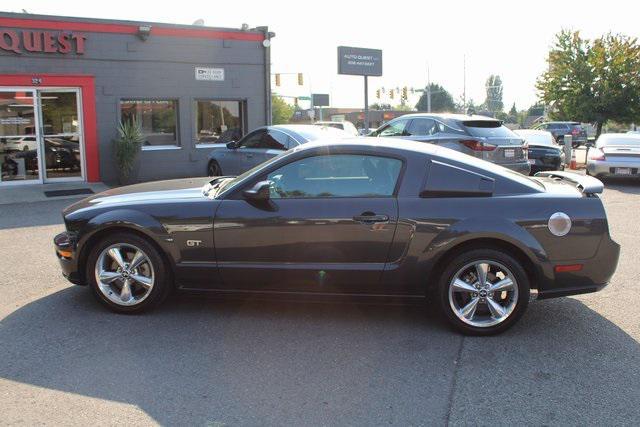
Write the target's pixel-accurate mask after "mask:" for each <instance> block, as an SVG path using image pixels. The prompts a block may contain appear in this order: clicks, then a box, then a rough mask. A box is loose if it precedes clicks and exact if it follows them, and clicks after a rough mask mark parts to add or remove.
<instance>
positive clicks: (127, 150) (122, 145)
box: [113, 118, 144, 185]
mask: <svg viewBox="0 0 640 427" xmlns="http://www.w3.org/2000/svg"><path fill="white" fill-rule="evenodd" d="M113 142H114V146H115V157H116V164H117V166H118V182H119V183H120V185H128V184H133V183H134V182H136V180H137V179H138V171H139V169H140V158H139V156H138V153H140V147H141V146H142V143H143V142H144V135H143V134H142V127H141V126H140V123H138V121H137V120H136V119H135V118H134V119H131V120H126V121H124V122H122V121H121V122H120V123H119V124H118V139H116V140H114V141H113Z"/></svg>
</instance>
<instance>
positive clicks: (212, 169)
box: [207, 160, 222, 176]
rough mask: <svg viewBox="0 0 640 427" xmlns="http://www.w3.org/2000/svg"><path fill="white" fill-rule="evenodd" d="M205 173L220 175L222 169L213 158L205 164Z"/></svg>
mask: <svg viewBox="0 0 640 427" xmlns="http://www.w3.org/2000/svg"><path fill="white" fill-rule="evenodd" d="M207 175H208V176H222V169H221V168H220V165H219V164H218V162H216V161H215V160H211V161H210V162H209V165H208V166H207Z"/></svg>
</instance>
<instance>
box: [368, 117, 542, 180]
mask: <svg viewBox="0 0 640 427" xmlns="http://www.w3.org/2000/svg"><path fill="white" fill-rule="evenodd" d="M368 136H369V137H393V138H399V139H410V140H413V141H419V142H427V143H430V144H435V145H438V146H441V147H446V148H450V149H452V150H455V151H459V152H461V153H464V154H468V155H470V156H473V157H476V158H479V159H482V160H487V161H489V162H492V163H495V164H498V165H500V166H504V167H506V168H509V169H511V170H514V171H516V172H520V173H522V174H525V175H528V174H529V172H530V170H531V168H530V166H529V161H528V160H527V154H526V146H525V145H524V141H523V140H522V138H520V137H519V136H518V135H516V134H515V133H513V132H512V131H511V130H510V129H509V128H507V127H506V126H504V125H503V124H502V122H501V121H499V120H496V119H493V118H490V117H485V116H477V115H464V114H424V113H417V114H406V115H404V116H401V117H398V118H396V119H393V120H391V121H389V122H388V123H386V124H384V125H383V126H381V127H380V128H378V129H376V130H375V131H373V132H372V133H370V134H369V135H368Z"/></svg>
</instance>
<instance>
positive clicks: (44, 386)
mask: <svg viewBox="0 0 640 427" xmlns="http://www.w3.org/2000/svg"><path fill="white" fill-rule="evenodd" d="M603 198H604V200H605V206H606V209H607V213H608V216H609V221H610V229H611V232H612V235H613V237H614V239H615V240H616V241H617V242H618V243H620V244H621V246H622V252H621V258H620V262H619V265H618V270H617V272H616V274H615V276H614V278H613V280H612V283H611V284H610V286H609V287H608V288H606V289H605V290H603V291H602V292H600V293H596V294H590V295H583V296H578V297H571V298H563V299H557V300H548V301H540V302H535V303H533V304H531V305H530V308H529V310H528V312H527V313H526V314H525V316H524V318H523V319H522V320H521V321H520V322H519V323H518V324H517V325H516V326H515V327H514V328H512V329H510V330H508V331H507V332H506V333H504V334H503V335H500V336H496V337H491V338H469V337H462V336H461V335H458V334H456V333H454V332H452V331H451V330H450V329H449V328H448V327H447V326H446V324H445V322H444V321H443V320H441V319H440V318H439V316H438V315H436V314H434V313H426V314H425V311H426V310H425V309H424V307H397V306H381V305H349V304H294V303H287V302H263V301H256V300H245V301H234V302H229V301H226V302H225V301H217V300H206V299H205V300H203V299H197V298H193V297H191V298H186V297H184V298H179V299H177V300H175V301H170V302H169V303H167V304H165V305H164V306H162V307H161V308H160V309H159V310H156V311H154V312H152V313H149V314H146V315H141V316H124V315H115V314H112V313H110V312H107V311H106V310H104V309H103V308H102V307H101V306H99V305H98V303H97V302H95V301H94V299H93V298H92V296H91V295H90V293H89V291H88V289H86V288H82V287H75V286H72V285H70V284H69V283H67V282H66V281H65V280H64V279H63V278H62V277H61V276H60V272H59V268H58V265H57V261H56V258H55V256H54V254H53V250H52V247H51V239H52V237H53V236H54V235H55V234H56V233H57V232H59V231H60V230H62V224H61V216H60V210H61V209H62V208H63V207H64V206H66V205H67V204H69V203H70V201H69V200H52V201H46V202H38V203H18V204H12V205H0V271H2V277H1V279H0V414H2V415H1V416H0V424H17V423H20V424H28V425H34V424H54V425H55V424H79V425H88V424H109V425H112V424H125V423H126V424H131V423H138V424H155V423H161V424H174V425H176V424H180V425H265V424H266V425H344V424H351V425H379V424H396V425H425V424H435V425H442V424H452V425H462V424H481V425H489V424H498V425H507V424H514V423H518V424H523V423H526V424H546V425H566V424H571V425H584V424H606V425H614V424H615V425H625V424H628V425H632V424H636V423H637V421H636V420H638V419H639V418H640V406H638V402H640V368H639V366H640V290H639V288H638V277H640V265H639V263H638V262H637V259H636V254H637V253H640V227H638V223H639V222H640V209H638V208H639V207H640V183H638V182H637V181H620V180H618V181H615V182H608V183H607V188H606V190H605V193H604V195H603Z"/></svg>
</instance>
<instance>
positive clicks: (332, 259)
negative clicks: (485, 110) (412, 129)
mask: <svg viewBox="0 0 640 427" xmlns="http://www.w3.org/2000/svg"><path fill="white" fill-rule="evenodd" d="M602 189H603V187H602V183H600V181H598V180H597V179H595V178H592V177H588V176H580V175H576V174H572V173H568V172H544V173H542V174H539V175H538V176H536V177H534V178H529V177H525V176H522V175H520V174H518V173H515V172H511V171H509V170H507V169H505V168H502V167H499V166H496V165H494V164H492V163H489V162H485V161H483V160H478V159H475V158H473V157H470V156H466V155H464V154H461V153H458V152H455V151H452V150H448V149H446V148H442V147H437V146H433V145H430V144H423V143H420V142H412V141H403V143H402V144H398V142H397V141H396V140H392V139H385V138H376V140H375V141H372V140H371V139H368V140H362V139H353V140H341V141H340V142H329V143H309V144H305V145H302V146H300V147H297V148H295V149H293V150H290V151H288V152H286V153H284V154H282V155H280V156H278V157H276V158H274V159H271V160H269V161H267V162H266V163H263V164H261V165H259V166H257V167H255V168H253V169H251V170H250V171H248V172H246V173H244V174H242V175H240V176H238V177H218V178H214V179H211V178H199V179H183V180H173V181H163V182H152V183H146V184H138V185H133V186H129V187H121V188H115V189H112V190H108V191H105V192H104V193H101V194H97V195H94V196H92V197H89V198H87V199H84V200H82V201H80V202H78V203H76V204H74V205H72V206H70V207H68V208H67V209H65V211H64V213H63V214H64V221H65V224H66V230H67V231H65V232H63V233H61V234H59V235H58V236H56V237H55V240H54V243H55V248H56V253H57V256H58V258H59V260H60V264H61V265H62V270H63V273H64V275H65V276H66V277H67V278H68V279H69V280H70V281H71V282H73V283H76V284H87V285H89V286H90V287H91V289H92V291H93V292H94V293H95V295H96V296H97V298H98V299H99V300H100V301H101V302H102V303H103V304H105V305H106V306H107V307H108V308H110V309H112V310H114V311H117V312H124V313H131V312H139V311H142V310H145V309H148V308H151V307H153V306H156V305H158V304H159V303H160V302H162V300H163V299H165V297H166V296H167V295H169V293H170V292H171V291H172V290H174V289H178V290H181V291H210V292H212V293H218V294H220V293H223V294H237V295H257V294H260V295H262V296H266V295H272V296H273V295H276V296H278V297H280V298H284V297H286V298H289V297H294V296H297V297H309V296H314V297H316V298H327V297H343V298H344V297H346V298H348V299H359V300H372V299H375V298H383V299H387V300H388V299H390V298H391V299H392V300H394V301H399V300H414V301H415V300H420V299H424V298H425V297H431V296H433V297H434V298H435V299H436V300H437V302H438V305H439V306H440V308H441V309H442V311H443V313H444V314H445V316H446V318H447V319H448V320H449V321H450V322H451V324H452V325H453V326H455V327H457V328H458V329H459V330H461V331H462V332H465V333H470V334H477V335H488V334H493V333H498V332H501V331H504V330H505V329H507V328H508V327H510V326H512V325H513V324H514V323H515V322H516V321H517V320H518V318H520V316H522V314H523V312H524V311H525V309H526V308H527V304H528V303H529V300H530V298H531V297H532V296H533V295H536V296H537V297H538V298H552V297H559V296H564V295H573V294H581V293H586V292H594V291H597V290H599V289H601V288H602V287H604V286H605V285H606V284H607V282H608V281H609V279H610V277H611V276H612V274H613V272H614V270H615V268H616V264H617V262H618V254H619V246H618V245H617V244H616V243H615V242H614V241H613V240H611V237H610V236H609V229H608V224H607V216H606V213H605V210H604V208H603V205H602V202H601V200H600V198H599V197H598V195H597V193H600V192H602Z"/></svg>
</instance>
